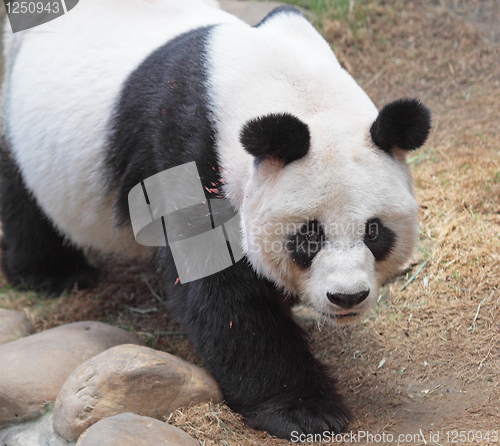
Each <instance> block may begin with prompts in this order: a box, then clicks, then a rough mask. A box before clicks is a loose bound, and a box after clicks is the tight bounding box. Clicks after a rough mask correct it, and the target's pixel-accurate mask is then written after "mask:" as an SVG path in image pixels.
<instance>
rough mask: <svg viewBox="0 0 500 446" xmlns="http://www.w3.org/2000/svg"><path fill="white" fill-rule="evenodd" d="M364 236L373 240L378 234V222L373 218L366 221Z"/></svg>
mask: <svg viewBox="0 0 500 446" xmlns="http://www.w3.org/2000/svg"><path fill="white" fill-rule="evenodd" d="M365 234H366V238H367V239H368V240H370V241H372V242H373V241H375V240H376V239H377V238H378V236H379V228H378V223H377V222H376V221H373V220H369V221H367V222H366V230H365Z"/></svg>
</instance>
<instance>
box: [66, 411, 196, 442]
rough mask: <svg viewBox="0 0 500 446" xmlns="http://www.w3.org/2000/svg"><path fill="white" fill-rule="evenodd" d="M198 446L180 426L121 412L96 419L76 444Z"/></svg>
mask: <svg viewBox="0 0 500 446" xmlns="http://www.w3.org/2000/svg"><path fill="white" fill-rule="evenodd" d="M103 445H106V446H200V444H199V443H198V442H197V441H196V440H195V439H194V438H192V437H190V436H189V435H188V434H186V433H185V432H183V431H181V430H180V429H178V428H176V427H174V426H171V425H169V424H167V423H163V422H161V421H158V420H155V419H154V418H149V417H142V416H140V415H136V414H134V413H122V414H120V415H115V416H114V417H110V418H105V419H104V420H101V421H98V422H97V423H96V424H94V425H93V426H92V427H90V428H89V429H87V430H86V431H85V432H84V433H83V434H82V436H81V437H80V438H79V439H78V442H77V443H76V446H103Z"/></svg>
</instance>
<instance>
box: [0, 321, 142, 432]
mask: <svg viewBox="0 0 500 446" xmlns="http://www.w3.org/2000/svg"><path fill="white" fill-rule="evenodd" d="M124 343H136V344H138V343H140V341H139V340H138V339H137V338H136V337H135V336H134V335H132V334H130V333H128V332H126V331H125V330H122V329H120V328H116V327H112V326H110V325H106V324H103V323H100V322H75V323H73V324H68V325H63V326H61V327H57V328H53V329H51V330H47V331H43V332H41V333H37V334H34V335H31V336H27V337H25V338H22V339H18V340H16V341H12V342H9V343H8V344H4V345H0V358H1V367H0V426H1V425H3V424H7V423H13V422H21V421H28V420H33V419H35V418H37V417H39V416H40V415H41V414H42V413H44V405H45V404H46V403H48V402H54V401H55V399H56V397H57V394H58V393H59V390H60V389H61V387H62V385H63V384H64V381H66V378H67V377H68V376H69V375H70V373H71V372H72V371H73V370H74V369H75V368H76V367H77V366H78V365H80V364H81V363H82V362H85V361H86V360H87V359H89V358H91V357H92V356H95V355H97V354H98V353H101V352H102V351H104V350H106V349H108V348H110V347H114V346H115V345H118V344H124Z"/></svg>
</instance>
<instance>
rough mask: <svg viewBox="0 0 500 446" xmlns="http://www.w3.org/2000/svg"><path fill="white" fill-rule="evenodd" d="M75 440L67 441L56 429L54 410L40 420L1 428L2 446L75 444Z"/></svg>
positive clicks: (69, 445) (0, 438) (64, 445)
mask: <svg viewBox="0 0 500 446" xmlns="http://www.w3.org/2000/svg"><path fill="white" fill-rule="evenodd" d="M74 444H75V442H74V441H67V440H65V439H64V438H62V437H61V436H59V435H58V434H57V433H56V432H55V431H54V426H53V424H52V411H51V410H49V412H48V413H46V414H45V415H43V416H42V417H41V418H40V419H39V420H37V421H32V422H29V423H21V424H16V425H15V426H12V427H8V428H6V429H3V430H0V445H2V446H74Z"/></svg>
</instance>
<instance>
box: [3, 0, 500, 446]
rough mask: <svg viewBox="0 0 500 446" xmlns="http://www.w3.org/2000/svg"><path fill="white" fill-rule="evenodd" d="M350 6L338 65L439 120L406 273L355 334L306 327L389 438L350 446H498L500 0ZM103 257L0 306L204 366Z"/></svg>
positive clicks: (134, 282)
mask: <svg viewBox="0 0 500 446" xmlns="http://www.w3.org/2000/svg"><path fill="white" fill-rule="evenodd" d="M350 4H351V8H350V11H349V12H348V16H347V19H345V17H344V18H339V17H338V16H336V14H335V13H334V12H333V11H332V12H331V13H327V14H326V15H325V17H324V18H323V19H322V21H321V23H320V28H321V31H322V32H323V34H324V35H325V37H326V38H327V39H328V40H329V42H330V43H331V44H332V47H333V48H334V50H335V52H336V54H337V56H338V58H339V60H340V62H341V63H342V64H343V65H344V66H345V67H346V68H347V69H348V71H349V72H350V73H351V74H352V75H353V76H354V77H355V78H356V80H357V81H358V82H359V83H360V84H361V85H362V86H363V88H365V90H366V91H367V93H368V94H369V95H370V96H371V97H372V99H373V100H374V102H375V103H376V104H377V106H379V107H381V106H382V105H384V104H385V103H387V102H389V101H391V100H393V99H396V98H398V97H402V96H409V97H418V98H420V99H421V100H422V101H424V102H425V103H426V104H427V105H428V106H429V107H430V108H431V109H432V112H433V129H432V133H431V137H430V139H429V141H428V142H427V144H426V145H425V147H423V148H422V149H420V150H419V151H418V152H416V153H415V154H412V155H411V156H410V157H409V158H408V161H409V163H410V164H411V166H412V171H413V174H414V178H415V183H416V189H417V194H418V201H419V203H420V221H421V237H420V243H419V247H418V250H417V251H416V253H415V257H414V261H413V262H412V265H410V266H409V268H408V270H407V271H406V272H405V273H404V274H403V275H401V276H400V277H398V278H397V280H395V281H394V282H393V283H391V284H389V285H387V286H386V287H384V288H383V289H382V290H381V295H380V301H379V305H378V308H377V309H376V311H375V312H374V313H373V314H372V315H371V316H370V317H369V318H367V319H366V320H365V321H364V322H363V323H362V324H360V325H357V326H352V327H348V328H343V329H338V328H333V327H329V326H322V327H320V326H318V325H317V323H316V322H315V321H314V320H312V319H310V318H308V317H307V312H302V313H301V314H302V315H303V316H302V319H301V321H302V322H301V323H302V324H303V325H304V326H305V327H306V329H307V330H308V332H309V333H310V334H311V337H312V338H313V340H314V345H315V353H316V355H317V356H318V357H319V358H321V360H322V361H324V362H326V363H328V364H329V365H331V367H332V370H333V372H334V374H335V375H336V376H337V377H338V382H339V386H340V388H341V390H342V392H343V394H344V395H345V396H346V399H347V401H348V403H349V405H350V407H351V408H352V412H353V414H354V421H353V422H352V424H351V426H350V429H351V430H352V432H353V433H355V434H357V433H358V431H363V432H366V433H369V434H371V435H377V434H379V435H380V436H382V434H385V437H383V438H385V439H386V440H387V439H388V438H391V437H390V435H392V438H393V441H385V442H384V441H382V440H383V438H382V437H373V438H372V439H371V441H366V440H363V439H361V440H360V439H359V438H358V440H359V441H358V444H398V443H399V444H416V445H420V444H421V445H424V444H433V445H444V444H470V445H472V444H495V443H498V442H500V438H499V436H500V433H498V432H497V429H499V427H500V411H499V407H500V386H499V382H500V330H499V328H500V327H499V326H500V138H499V133H500V2H498V0H415V1H402V0H382V1H379V2H375V1H366V2H363V1H360V2H356V1H351V2H350ZM96 261H97V262H99V263H100V264H101V265H102V266H103V267H104V269H105V276H104V280H103V281H102V283H101V284H100V285H99V287H98V288H96V289H94V290H91V291H85V292H84V291H74V292H72V293H69V294H67V295H66V296H63V297H61V298H58V299H49V300H46V299H44V298H42V297H40V296H37V295H36V294H34V293H18V292H15V291H13V290H12V289H10V287H8V286H7V285H6V284H5V281H4V280H3V279H1V280H2V282H1V283H0V286H2V284H3V287H2V288H1V289H0V307H3V308H8V309H18V310H23V311H25V312H26V313H27V314H28V316H29V317H30V318H31V319H32V320H33V321H34V322H35V324H36V326H37V328H38V330H43V329H47V328H50V327H54V326H57V325H60V324H64V323H68V322H73V321H78V320H87V319H92V320H100V321H105V322H108V323H111V324H114V325H118V326H121V327H124V328H126V329H129V330H132V331H135V332H136V333H137V334H138V335H139V336H141V337H142V338H143V339H144V340H145V341H146V342H147V343H148V345H150V346H152V347H154V348H157V349H161V350H165V351H168V352H170V353H173V354H176V355H178V356H180V357H182V358H184V359H187V360H190V361H193V362H195V363H197V364H200V365H201V363H200V360H199V358H197V356H196V355H195V353H194V351H193V348H192V346H191V344H190V343H189V341H188V340H187V338H186V336H185V333H183V331H182V328H181V327H179V326H178V325H177V324H176V323H175V322H174V321H172V320H171V319H170V318H169V315H168V311H167V310H166V307H165V303H164V299H165V296H163V295H162V294H161V291H160V288H159V286H158V283H157V282H156V280H155V278H154V275H153V274H151V272H149V271H147V270H145V269H144V268H143V267H141V266H137V265H128V264H121V265H117V264H116V262H114V261H112V260H110V259H103V258H99V257H96ZM304 314H306V316H304ZM169 421H170V422H172V423H174V424H175V425H176V426H178V427H180V428H182V429H184V430H185V431H186V432H187V433H189V434H190V435H192V436H194V437H195V438H198V439H199V440H200V441H201V444H204V445H263V446H278V445H286V444H289V443H288V442H287V441H283V440H277V439H275V438H272V437H270V436H269V435H267V434H266V433H262V432H257V431H254V430H253V429H250V428H249V427H247V426H246V425H245V424H244V423H243V422H242V421H241V420H240V418H239V417H238V416H237V415H235V414H233V413H232V412H231V411H230V410H229V409H227V407H226V406H224V405H223V404H222V405H206V404H202V405H198V406H195V407H192V408H190V409H186V410H181V411H178V412H176V413H174V414H173V415H172V416H171V417H170V419H169ZM461 431H463V432H465V440H464V437H462V438H460V432H461ZM455 432H456V433H455ZM495 432H496V434H495ZM488 433H489V439H487V434H488ZM400 434H403V437H399V435H400ZM431 435H433V437H431ZM495 435H497V436H495ZM379 438H382V440H380V441H378V440H379ZM495 438H496V441H495ZM348 440H349V439H348ZM398 440H399V441H398ZM401 440H402V441H401ZM454 440H455V441H454ZM353 442H354V441H353V440H349V441H348V442H347V443H353ZM330 444H331V443H330ZM340 444H343V443H342V442H340Z"/></svg>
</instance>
